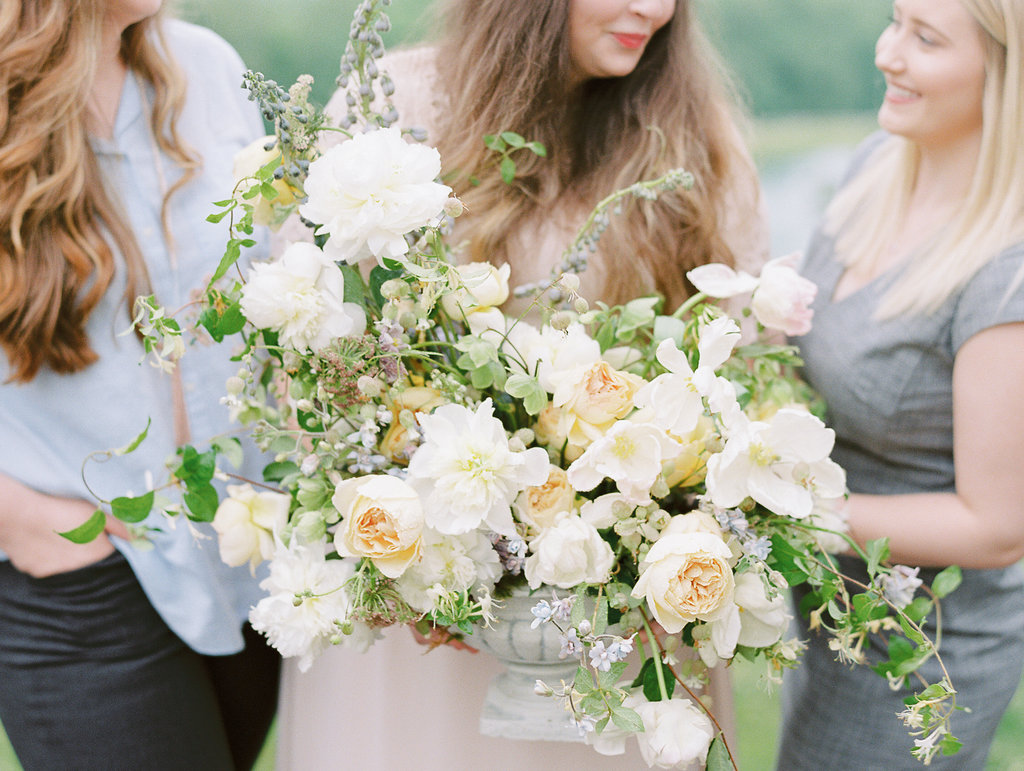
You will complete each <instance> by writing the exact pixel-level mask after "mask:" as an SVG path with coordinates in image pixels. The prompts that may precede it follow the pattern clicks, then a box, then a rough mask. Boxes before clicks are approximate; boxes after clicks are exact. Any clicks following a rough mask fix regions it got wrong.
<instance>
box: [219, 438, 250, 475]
mask: <svg viewBox="0 0 1024 771" xmlns="http://www.w3.org/2000/svg"><path fill="white" fill-rule="evenodd" d="M210 444H211V446H212V447H213V449H214V450H216V452H217V454H218V455H223V456H224V457H225V458H227V460H228V463H230V464H231V465H232V466H234V467H235V468H238V467H239V466H241V465H242V461H243V460H244V459H245V453H243V452H242V443H241V442H240V441H238V439H236V438H235V437H233V436H228V437H222V438H220V439H214V440H213V441H212V442H211V443H210Z"/></svg>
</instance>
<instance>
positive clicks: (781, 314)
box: [750, 254, 818, 336]
mask: <svg viewBox="0 0 1024 771" xmlns="http://www.w3.org/2000/svg"><path fill="white" fill-rule="evenodd" d="M798 259H799V256H798V255H796V254H790V255H788V256H786V257H779V258H777V259H774V260H771V261H770V262H768V263H767V264H765V266H764V267H763V268H762V269H761V278H760V281H759V282H758V286H757V289H755V290H754V296H753V298H752V300H751V303H750V307H751V309H752V310H753V311H754V316H755V317H756V318H757V320H758V321H760V322H761V323H762V324H763V325H764V326H766V327H768V328H769V329H779V330H781V331H783V332H785V333H786V334H787V335H793V336H795V335H804V334H807V333H808V332H809V331H810V330H811V318H812V317H813V316H814V311H812V310H811V307H810V306H811V303H813V302H814V297H815V295H817V293H818V287H817V285H816V284H815V283H814V282H813V281H808V280H807V279H806V278H804V277H803V276H801V275H800V274H799V273H797V271H796V266H797V261H798Z"/></svg>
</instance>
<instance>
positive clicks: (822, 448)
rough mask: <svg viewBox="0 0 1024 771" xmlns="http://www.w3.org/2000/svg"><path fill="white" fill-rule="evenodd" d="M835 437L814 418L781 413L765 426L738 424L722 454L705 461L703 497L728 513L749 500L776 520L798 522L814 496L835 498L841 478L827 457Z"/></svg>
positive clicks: (843, 480)
mask: <svg viewBox="0 0 1024 771" xmlns="http://www.w3.org/2000/svg"><path fill="white" fill-rule="evenodd" d="M834 442H835V432H834V431H833V430H832V429H830V428H826V427H825V424H824V423H822V422H821V420H819V419H818V418H816V417H815V416H814V415H811V414H810V413H809V412H805V411H803V410H799V409H790V408H787V409H782V410H779V411H778V412H777V413H775V415H774V416H773V417H772V418H771V420H770V421H767V422H765V421H749V420H746V421H745V420H737V421H736V422H735V424H734V425H733V426H732V427H731V428H730V430H729V432H728V437H727V439H726V443H725V447H724V448H723V449H722V452H721V453H718V454H716V455H713V456H712V457H711V458H710V459H709V460H708V474H707V479H706V480H705V481H706V484H707V491H708V497H709V499H710V500H711V502H712V503H714V504H715V505H716V506H721V507H723V508H727V509H728V508H732V507H734V506H738V505H739V504H740V503H742V502H743V500H744V499H745V498H748V497H750V498H753V499H754V500H755V501H757V502H758V503H760V504H761V505H762V506H765V507H766V508H768V509H769V510H770V511H773V512H775V513H776V514H779V515H782V516H787V517H793V518H794V519H803V518H805V517H807V516H808V515H810V514H811V512H812V511H813V509H814V501H815V497H816V496H820V497H822V498H839V497H841V496H842V495H843V494H844V492H845V485H846V475H845V473H844V472H843V470H842V468H840V467H839V466H838V465H837V464H836V463H835V462H834V461H832V460H831V459H830V458H829V457H828V456H829V453H830V452H832V445H833V444H834Z"/></svg>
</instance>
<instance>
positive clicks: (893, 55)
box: [875, 27, 903, 72]
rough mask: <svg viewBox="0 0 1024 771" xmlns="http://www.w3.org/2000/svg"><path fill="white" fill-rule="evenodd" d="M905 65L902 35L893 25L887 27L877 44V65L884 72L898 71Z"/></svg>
mask: <svg viewBox="0 0 1024 771" xmlns="http://www.w3.org/2000/svg"><path fill="white" fill-rule="evenodd" d="M902 66H903V55H902V51H901V45H900V35H899V32H898V31H897V30H895V29H894V28H893V27H887V28H886V29H885V30H884V31H883V32H882V34H881V35H879V37H878V42H877V43H876V44H875V67H877V68H878V69H879V70H881V71H882V72H896V71H898V70H899V69H901V68H902Z"/></svg>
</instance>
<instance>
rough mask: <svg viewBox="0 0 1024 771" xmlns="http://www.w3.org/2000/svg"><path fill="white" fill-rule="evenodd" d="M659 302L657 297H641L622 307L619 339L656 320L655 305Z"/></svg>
mask: <svg viewBox="0 0 1024 771" xmlns="http://www.w3.org/2000/svg"><path fill="white" fill-rule="evenodd" d="M657 304H658V298H657V297H640V298H637V299H636V300H631V301H630V302H628V303H626V304H625V305H624V306H623V308H622V316H621V318H620V319H619V329H618V333H617V336H618V337H619V339H622V337H623V336H624V335H627V334H629V333H630V332H634V331H635V330H637V329H640V328H641V327H645V326H647V325H648V324H650V323H651V322H652V321H654V317H655V313H654V306H655V305H657Z"/></svg>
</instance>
